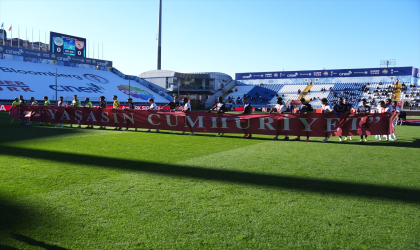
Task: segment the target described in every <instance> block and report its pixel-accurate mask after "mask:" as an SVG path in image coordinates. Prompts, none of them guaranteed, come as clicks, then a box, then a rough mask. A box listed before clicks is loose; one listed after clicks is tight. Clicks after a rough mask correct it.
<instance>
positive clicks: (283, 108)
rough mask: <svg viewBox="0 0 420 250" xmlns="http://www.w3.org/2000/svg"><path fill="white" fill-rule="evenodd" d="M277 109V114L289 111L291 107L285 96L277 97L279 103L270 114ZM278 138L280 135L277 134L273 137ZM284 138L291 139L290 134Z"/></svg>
mask: <svg viewBox="0 0 420 250" xmlns="http://www.w3.org/2000/svg"><path fill="white" fill-rule="evenodd" d="M275 110H276V111H277V114H284V113H285V112H288V111H289V108H288V107H287V105H286V103H284V102H283V98H281V97H278V98H277V104H276V106H275V108H272V109H271V110H270V114H271V113H273V112H275ZM278 139H279V135H276V137H274V138H273V140H278ZM284 140H289V136H288V135H286V136H285V137H284Z"/></svg>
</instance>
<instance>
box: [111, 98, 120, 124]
mask: <svg viewBox="0 0 420 250" xmlns="http://www.w3.org/2000/svg"><path fill="white" fill-rule="evenodd" d="M117 98H118V97H117V96H116V95H113V96H112V100H114V103H113V104H112V109H120V106H121V105H120V102H119V101H118V99H117ZM121 129H122V127H115V128H114V130H121Z"/></svg>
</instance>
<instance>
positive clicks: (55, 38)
mask: <svg viewBox="0 0 420 250" xmlns="http://www.w3.org/2000/svg"><path fill="white" fill-rule="evenodd" d="M50 44H51V53H57V54H63V55H69V56H81V57H86V39H85V38H81V37H76V36H69V35H65V34H60V33H56V32H50Z"/></svg>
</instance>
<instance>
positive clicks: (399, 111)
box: [389, 101, 401, 141]
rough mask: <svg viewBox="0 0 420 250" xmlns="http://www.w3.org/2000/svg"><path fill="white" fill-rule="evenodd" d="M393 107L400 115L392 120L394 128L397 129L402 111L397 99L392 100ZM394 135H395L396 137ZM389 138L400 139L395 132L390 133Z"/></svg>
mask: <svg viewBox="0 0 420 250" xmlns="http://www.w3.org/2000/svg"><path fill="white" fill-rule="evenodd" d="M391 107H392V109H393V110H394V112H396V113H398V116H397V117H396V118H395V120H394V121H393V122H392V126H394V130H395V126H396V125H398V119H399V116H400V113H401V109H400V107H398V105H397V102H396V101H392V102H391ZM392 137H394V139H393V138H392ZM389 140H391V141H393V140H398V138H397V136H396V135H395V132H394V133H392V134H390V135H389Z"/></svg>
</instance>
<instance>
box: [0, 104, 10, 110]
mask: <svg viewBox="0 0 420 250" xmlns="http://www.w3.org/2000/svg"><path fill="white" fill-rule="evenodd" d="M11 108H12V105H0V111H9V110H10V109H11Z"/></svg>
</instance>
